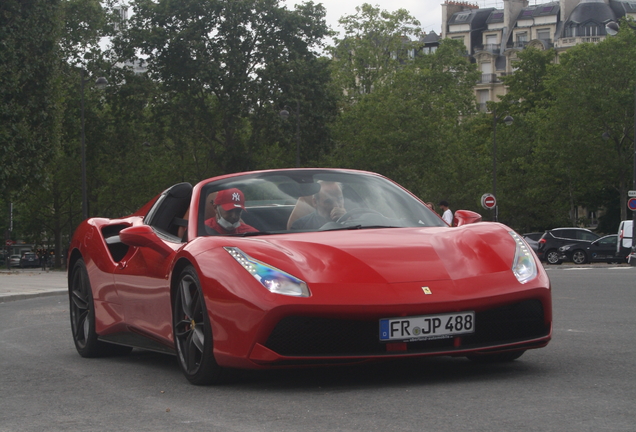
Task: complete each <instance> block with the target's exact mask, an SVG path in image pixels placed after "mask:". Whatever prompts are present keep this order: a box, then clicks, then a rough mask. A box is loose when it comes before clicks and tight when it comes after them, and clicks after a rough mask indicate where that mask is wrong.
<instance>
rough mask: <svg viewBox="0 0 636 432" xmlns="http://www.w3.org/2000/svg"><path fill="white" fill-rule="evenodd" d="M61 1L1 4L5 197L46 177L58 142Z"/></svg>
mask: <svg viewBox="0 0 636 432" xmlns="http://www.w3.org/2000/svg"><path fill="white" fill-rule="evenodd" d="M59 10H60V2H59V0H33V1H29V2H25V1H20V0H3V1H2V3H0V44H1V46H2V49H0V196H3V197H4V198H5V199H7V198H8V197H9V196H10V195H15V194H16V193H18V192H19V191H20V190H22V189H23V188H24V187H27V186H29V185H33V184H34V183H36V182H39V181H41V179H42V172H43V168H44V166H45V164H46V162H47V160H49V159H50V157H51V155H53V154H55V152H56V150H57V148H58V145H59V126H60V116H59V110H58V106H57V105H58V103H59V91H60V87H59V82H58V75H57V74H58V68H59V62H58V52H59V51H58V45H57V41H58V40H59V34H60V28H61V26H60V13H59Z"/></svg>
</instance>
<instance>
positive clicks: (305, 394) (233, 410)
mask: <svg viewBox="0 0 636 432" xmlns="http://www.w3.org/2000/svg"><path fill="white" fill-rule="evenodd" d="M549 275H550V278H551V280H552V284H553V291H554V293H553V294H554V317H555V322H554V335H553V336H554V338H553V340H552V342H551V343H550V344H549V345H548V347H546V348H543V349H539V350H534V351H529V352H527V353H526V354H524V355H523V356H522V357H521V358H520V359H519V360H517V361H515V362H513V363H508V364H500V365H475V364H472V363H471V362H469V361H467V360H465V359H460V358H457V359H453V358H441V359H428V360H411V361H404V362H389V363H383V364H378V365H370V366H362V367H361V366H357V367H347V368H335V369H334V368H329V369H311V370H292V371H267V372H253V371H252V372H241V373H239V374H237V376H236V377H235V380H234V381H233V382H232V383H230V384H225V385H222V386H216V387H196V386H192V385H190V384H188V382H187V381H186V380H185V378H183V377H182V375H181V372H180V371H179V368H178V366H177V364H176V360H175V359H174V358H173V357H170V356H165V355H161V354H155V353H148V352H143V351H137V350H135V351H133V353H132V354H131V355H129V356H126V357H116V358H105V359H83V358H81V357H80V356H79V355H78V354H77V353H76V351H75V348H74V346H73V343H72V340H71V333H70V325H69V319H68V305H67V303H66V297H65V296H63V295H55V296H49V297H38V298H31V299H25V300H17V301H10V302H6V303H0V366H1V367H0V431H38V432H40V431H69V430H70V431H105V430H118V431H133V430H134V431H181V430H183V431H185V430H188V431H189V430H196V431H203V430H205V431H241V432H242V431H303V432H310V431H435V432H444V431H453V432H464V431H484V432H486V431H488V432H490V431H541V432H548V431H573V432H574V431H576V432H582V431H594V432H599V431H630V432H633V431H635V430H636V409H635V406H636V367H635V366H636V360H635V357H636V356H635V354H636V347H635V343H634V342H635V336H634V335H635V334H636V313H634V310H635V306H636V267H620V268H614V267H612V266H593V267H589V268H585V269H582V268H571V267H558V268H552V267H551V268H549Z"/></svg>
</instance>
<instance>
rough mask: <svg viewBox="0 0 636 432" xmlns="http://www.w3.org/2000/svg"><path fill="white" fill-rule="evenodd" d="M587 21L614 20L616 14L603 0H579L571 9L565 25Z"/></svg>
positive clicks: (601, 21)
mask: <svg viewBox="0 0 636 432" xmlns="http://www.w3.org/2000/svg"><path fill="white" fill-rule="evenodd" d="M588 21H593V22H597V23H606V22H608V21H616V14H615V13H614V11H613V10H612V8H611V7H610V5H608V4H607V3H605V2H604V1H603V0H581V2H580V3H579V4H578V5H577V6H576V7H575V8H574V9H573V10H572V13H571V14H570V16H569V18H568V20H567V22H566V26H567V25H568V24H570V23H572V24H581V23H585V22H588Z"/></svg>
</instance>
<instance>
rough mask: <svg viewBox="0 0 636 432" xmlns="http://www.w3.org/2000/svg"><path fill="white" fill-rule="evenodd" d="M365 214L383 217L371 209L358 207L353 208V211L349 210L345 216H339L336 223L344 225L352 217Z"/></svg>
mask: <svg viewBox="0 0 636 432" xmlns="http://www.w3.org/2000/svg"><path fill="white" fill-rule="evenodd" d="M366 213H375V214H377V215H380V216H383V215H382V213H380V212H378V211H375V210H373V209H370V208H365V207H359V208H355V209H353V210H350V211H348V212H346V213H345V214H343V215H342V216H340V217H339V218H338V220H337V221H336V223H344V222H346V221H347V220H349V219H351V218H352V217H354V216H358V215H362V214H366Z"/></svg>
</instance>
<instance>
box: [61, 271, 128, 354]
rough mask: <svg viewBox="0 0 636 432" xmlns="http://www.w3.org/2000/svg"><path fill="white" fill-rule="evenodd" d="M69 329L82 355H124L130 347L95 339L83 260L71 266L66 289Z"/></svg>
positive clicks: (92, 314) (88, 284)
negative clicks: (69, 318) (71, 269)
mask: <svg viewBox="0 0 636 432" xmlns="http://www.w3.org/2000/svg"><path fill="white" fill-rule="evenodd" d="M68 296H69V310H70V317H71V331H72V333H73V342H74V343H75V348H76V349H77V352H78V353H79V355H81V356H82V357H87V358H91V357H102V356H108V355H125V354H128V353H129V352H130V351H132V348H131V347H128V346H123V345H114V344H109V343H107V342H102V341H100V340H98V339H97V333H96V332H95V303H94V301H93V290H92V288H91V282H90V280H89V279H88V272H87V271H86V264H85V263H84V260H82V259H80V260H78V261H77V262H76V263H75V265H74V266H73V271H72V273H71V279H70V282H69V289H68Z"/></svg>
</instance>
